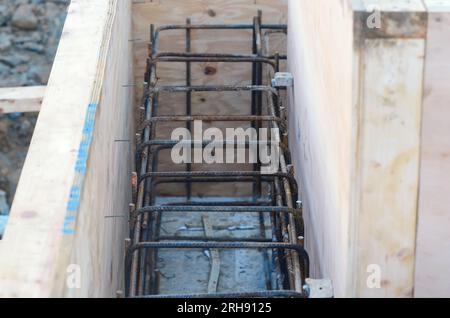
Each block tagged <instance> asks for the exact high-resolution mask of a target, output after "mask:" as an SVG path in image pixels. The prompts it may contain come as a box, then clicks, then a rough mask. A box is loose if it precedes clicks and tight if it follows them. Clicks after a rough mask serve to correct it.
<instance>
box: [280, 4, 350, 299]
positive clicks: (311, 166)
mask: <svg viewBox="0 0 450 318" xmlns="http://www.w3.org/2000/svg"><path fill="white" fill-rule="evenodd" d="M324 8H326V10H324ZM289 14H290V16H289V28H290V30H291V31H290V32H289V39H288V43H289V45H288V54H289V70H290V72H292V73H293V75H294V81H295V88H294V90H293V91H292V92H290V100H291V102H290V108H289V117H288V118H289V127H290V133H289V139H290V140H289V141H290V148H291V151H292V156H293V162H294V163H295V167H296V169H295V171H296V177H297V179H298V180H299V182H300V183H301V196H302V200H303V203H304V217H305V228H306V240H305V243H306V247H307V250H308V252H309V253H310V256H311V267H312V268H311V270H312V273H311V274H312V277H313V278H322V277H327V278H331V279H332V280H333V285H334V289H335V295H336V296H337V297H342V296H345V295H346V286H347V281H348V277H347V275H349V274H351V273H347V270H346V269H347V267H348V264H347V262H348V252H347V245H348V243H347V242H348V240H349V238H348V234H347V226H348V217H349V216H348V213H349V210H350V206H349V198H350V174H351V171H350V162H351V153H352V141H351V137H352V120H353V118H352V116H353V109H352V87H351V83H352V45H353V42H352V31H353V20H352V12H351V10H350V7H341V3H340V2H337V1H329V0H317V1H296V0H292V1H290V2H289ZM318 35H320V36H318ZM336 61H339V62H336Z"/></svg>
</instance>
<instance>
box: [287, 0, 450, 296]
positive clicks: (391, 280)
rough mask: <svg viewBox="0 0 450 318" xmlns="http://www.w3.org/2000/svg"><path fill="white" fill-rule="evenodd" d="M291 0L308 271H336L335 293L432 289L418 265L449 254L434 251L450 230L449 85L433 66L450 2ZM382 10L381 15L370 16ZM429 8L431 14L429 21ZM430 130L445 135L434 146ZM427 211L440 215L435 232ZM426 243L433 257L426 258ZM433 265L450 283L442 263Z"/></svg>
mask: <svg viewBox="0 0 450 318" xmlns="http://www.w3.org/2000/svg"><path fill="white" fill-rule="evenodd" d="M289 5H290V7H289V12H290V22H289V24H290V38H289V42H290V43H289V60H290V61H289V65H290V69H291V71H292V72H293V74H294V77H295V89H294V90H293V91H292V92H291V93H290V95H291V105H290V111H291V115H290V120H291V125H290V129H291V133H290V142H291V149H293V150H294V154H293V155H294V157H295V158H296V159H295V161H296V164H297V166H298V168H299V169H297V177H298V178H299V180H301V184H302V196H303V201H304V206H305V219H306V229H307V233H306V244H307V247H308V249H309V252H310V253H311V256H312V264H313V275H314V276H316V277H329V278H331V279H332V280H333V283H334V287H335V295H336V296H337V297H411V296H414V295H419V294H418V293H415V288H416V287H417V288H419V286H420V284H418V285H417V286H416V284H417V283H418V281H420V280H421V281H422V284H425V285H427V286H428V293H429V294H430V293H431V294H433V293H432V292H431V291H432V290H435V289H436V287H435V286H433V285H434V283H433V280H426V279H424V278H421V277H422V276H423V275H428V277H429V275H430V274H429V272H428V270H430V271H431V272H433V268H435V267H436V269H437V267H439V268H445V266H446V265H445V264H448V262H446V261H445V256H442V255H439V254H440V252H439V250H441V251H442V250H443V248H445V244H446V243H444V242H446V241H445V240H442V239H443V238H445V237H447V238H448V235H446V233H445V230H444V228H448V224H449V222H448V215H449V212H448V208H447V207H446V205H445V202H446V201H445V197H444V193H445V190H446V189H448V186H446V185H445V182H446V181H445V180H446V179H445V177H444V175H445V173H447V172H448V169H447V168H446V167H447V166H446V162H447V161H446V160H447V159H446V158H447V157H445V153H447V150H446V149H445V145H446V144H448V143H446V142H445V140H446V137H445V136H446V134H441V133H442V129H444V132H445V128H444V125H445V124H444V122H442V123H441V124H439V121H436V116H442V113H443V112H444V111H445V110H446V106H445V105H446V103H447V102H446V98H445V96H446V93H445V92H446V91H448V87H447V86H446V84H445V83H447V81H445V80H444V81H439V79H438V78H436V75H434V76H432V75H431V74H436V73H437V68H439V69H440V75H439V78H442V77H443V78H445V76H447V75H448V73H450V72H447V68H446V67H444V65H446V63H448V59H445V58H444V55H445V53H444V52H445V48H446V44H443V41H442V37H445V35H444V34H443V32H444V33H445V31H444V30H445V29H446V28H447V29H448V25H446V24H445V17H444V16H442V14H443V13H442V11H444V12H448V5H449V3H448V2H447V1H395V2H393V1H359V0H358V1H314V2H313V1H290V3H289ZM373 10H377V12H376V14H378V16H375V15H374V12H373ZM435 11H440V13H439V14H440V15H441V16H439V17H438V16H437V15H436V14H437V13H433V12H435ZM377 18H378V19H379V21H380V23H381V24H380V25H379V27H375V28H373V27H371V25H373V23H376V22H377V21H376V20H374V19H377ZM430 19H435V21H434V22H431V23H430V24H429V20H430ZM368 21H369V23H367V22H368ZM293 30H294V32H293ZM336 38H337V39H338V40H336ZM438 38H440V39H441V40H440V41H438ZM443 50H444V51H443ZM426 74H427V75H426ZM431 77H432V79H431V80H430V78H431ZM431 81H433V82H431ZM348 83H350V85H347V84H348ZM430 85H431V86H432V88H431V87H430ZM424 87H425V90H424ZM432 90H433V92H434V94H433V92H432ZM437 105H440V106H437ZM432 107H433V108H435V107H440V111H437V110H430V109H431V108H432ZM424 112H429V113H427V114H425V115H424V116H423V113H424ZM432 117H433V118H434V119H433V118H432ZM422 126H423V127H424V130H423V131H422ZM439 127H441V128H439ZM438 130H439V131H440V132H441V133H439V132H438ZM433 132H434V134H439V135H441V137H439V138H443V140H442V139H441V141H442V143H440V144H439V146H438V147H437V148H434V149H431V148H432V145H433V144H434V145H436V142H433V141H432V140H433V138H434V137H433ZM296 146H297V148H296ZM431 157H432V158H434V159H431ZM444 157H445V158H444ZM436 161H437V162H436ZM438 167H440V168H438ZM439 169H443V170H441V174H442V176H441V177H438V176H437V174H436V173H437V170H439ZM433 171H434V173H433ZM436 190H438V191H437V192H436ZM433 198H434V199H433ZM419 201H420V202H421V203H420V204H421V206H419V204H418V202H419ZM426 202H428V204H427V203H426ZM425 211H426V212H425ZM433 214H434V216H432V215H433ZM432 223H435V224H436V223H441V225H440V226H438V227H437V228H436V230H437V232H436V233H435V235H431V236H430V235H429V234H428V233H427V232H426V231H429V232H433V227H432V226H431V224H432ZM417 224H419V230H420V228H422V231H423V233H422V234H420V232H419V235H417ZM439 233H440V234H439ZM432 237H434V238H432ZM438 237H440V239H438ZM432 242H434V243H437V242H439V244H438V245H437V246H436V247H433V244H432ZM416 246H418V247H419V250H418V251H417V253H416ZM421 246H422V247H421ZM420 249H422V251H421V250H420ZM430 253H431V254H433V255H434V257H435V258H434V263H435V264H436V265H434V266H429V265H430V264H429V261H423V260H422V261H421V260H420V259H422V258H423V257H425V256H426V255H427V254H430ZM428 256H429V255H428ZM417 262H418V264H421V266H422V268H421V269H420V272H419V271H418V270H416V263H417ZM427 262H428V266H425V263H427ZM438 264H439V265H438ZM447 268H448V266H447ZM425 273H428V274H425ZM433 277H434V278H435V279H438V277H441V278H443V279H444V281H443V282H442V284H440V285H441V286H447V285H448V279H446V278H447V277H448V273H446V271H445V270H444V271H442V270H441V271H440V272H439V273H438V274H435V275H434V276H433ZM425 281H426V283H425ZM420 288H421V289H423V288H424V287H423V286H422V287H420ZM441 289H442V290H443V288H442V287H441ZM420 295H423V293H421V294H420Z"/></svg>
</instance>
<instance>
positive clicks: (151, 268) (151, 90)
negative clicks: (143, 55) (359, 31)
mask: <svg viewBox="0 0 450 318" xmlns="http://www.w3.org/2000/svg"><path fill="white" fill-rule="evenodd" d="M172 30H178V31H180V30H181V32H184V33H185V35H184V37H185V52H159V42H160V38H161V37H162V36H163V35H164V34H165V32H167V31H172ZM204 30H208V31H215V30H230V31H233V30H249V31H250V32H251V33H252V36H251V38H249V43H251V50H252V54H241V53H239V54H219V53H195V52H192V32H194V31H195V32H199V33H200V32H202V31H204ZM273 33H280V34H282V35H286V34H287V26H286V25H266V24H262V14H261V12H259V13H258V16H257V17H255V18H254V21H253V24H248V25H247V24H235V25H195V24H192V23H191V21H190V20H189V19H188V20H187V22H186V24H185V25H169V26H163V27H159V28H155V27H154V26H153V25H152V26H151V39H150V43H151V44H150V45H149V56H148V60H147V70H146V73H145V87H144V90H145V91H144V96H143V99H142V104H141V105H140V109H139V114H140V116H139V117H140V118H139V124H138V133H137V145H136V159H135V161H136V167H137V169H138V172H137V173H135V174H134V175H133V181H132V184H133V201H134V202H133V203H132V204H131V205H130V229H131V230H130V237H131V239H128V240H127V250H126V260H125V263H126V264H125V276H126V277H125V281H126V295H127V297H151V298H158V297H183V298H196V297H306V296H307V295H306V292H305V291H304V289H303V286H304V284H305V279H306V278H308V276H309V258H308V254H307V252H306V251H305V249H304V247H303V236H304V229H303V221H302V210H301V203H300V202H299V201H298V187H297V183H296V180H295V178H294V177H293V168H292V165H291V162H290V154H289V149H288V142H287V137H288V136H287V130H286V128H287V124H286V112H285V109H284V108H283V105H282V104H283V98H282V95H283V91H282V89H281V88H275V87H272V86H270V85H265V82H267V81H266V80H265V79H270V78H271V77H273V75H274V74H275V73H277V72H279V71H280V64H281V63H282V62H283V61H286V59H287V57H286V55H282V54H279V53H277V52H275V53H273V54H272V53H271V52H268V50H267V48H266V46H268V44H267V42H268V38H269V37H270V35H271V34H273ZM210 62H218V63H225V64H228V63H233V64H236V63H242V64H248V65H249V69H250V68H251V85H235V83H225V84H226V85H193V80H192V75H191V74H192V65H193V63H210ZM161 63H183V65H185V70H186V72H185V73H186V78H185V83H184V85H161V84H159V78H158V73H157V72H158V67H159V65H160V64H161ZM269 82H270V81H269ZM197 92H202V93H206V94H208V93H214V92H224V93H228V92H240V93H242V94H250V95H251V102H250V105H248V107H247V108H249V112H250V114H249V115H236V114H233V113H231V114H225V115H198V114H195V109H196V106H197V105H196V103H195V102H194V101H193V94H195V93H197ZM163 94H164V96H169V95H170V94H184V98H183V99H184V101H183V103H180V104H177V105H176V106H177V107H178V108H179V109H183V112H184V114H183V115H165V116H161V115H158V113H159V111H160V110H161V107H160V105H161V102H162V99H163V98H164V97H163ZM243 107H244V106H243ZM223 111H225V112H226V111H227V110H226V109H223ZM197 120H202V121H207V122H214V123H222V124H224V123H225V124H227V123H233V124H237V123H246V124H248V125H250V126H251V127H252V128H255V129H256V131H259V128H262V127H267V128H272V129H279V130H280V134H281V136H282V137H281V139H282V140H281V145H280V149H281V150H280V161H279V169H278V171H277V172H276V173H263V172H261V167H262V166H261V164H260V163H255V164H252V165H250V166H249V167H250V169H247V171H245V170H241V169H236V170H233V171H230V169H229V167H228V169H222V170H214V171H211V168H204V169H202V166H201V165H200V166H199V167H196V168H195V169H194V168H193V166H192V164H190V163H187V164H183V165H182V166H183V170H184V171H173V170H169V171H162V170H161V168H160V166H161V158H160V157H161V153H162V152H163V151H166V150H170V149H172V148H173V147H174V146H175V145H176V144H177V143H178V142H177V141H174V140H170V139H168V138H166V139H164V138H163V139H161V138H158V124H161V123H177V124H178V125H179V124H180V123H182V124H183V127H186V128H187V129H188V130H189V131H192V129H193V122H195V121H197ZM258 140H259V139H258ZM184 142H185V143H187V144H188V145H189V147H192V148H194V147H202V148H204V147H206V146H207V145H209V144H211V143H214V141H213V140H203V137H202V139H200V140H196V139H192V140H187V141H186V140H185V141H184ZM254 143H255V142H254V141H251V140H248V141H245V142H244V143H241V144H236V142H235V140H225V141H222V142H221V143H220V146H221V147H224V148H225V147H227V146H229V145H230V144H232V145H233V148H234V147H236V146H240V147H244V148H245V149H249V147H251V146H252V145H253V144H254ZM259 143H260V142H256V144H258V145H259ZM212 183H214V184H215V185H220V184H224V185H225V184H230V183H231V184H237V183H245V184H247V185H249V186H250V187H251V192H252V193H251V196H250V197H249V198H245V197H240V196H238V197H231V198H227V199H226V200H225V199H221V200H219V199H211V198H205V197H199V196H197V195H195V194H194V193H193V186H194V185H198V184H200V185H203V186H205V187H207V186H208V184H212ZM166 184H178V185H182V186H183V187H184V199H182V200H180V199H179V198H177V199H176V200H174V199H171V198H170V197H168V198H166V199H165V200H162V201H161V200H158V197H159V193H158V186H161V185H166ZM178 212H183V213H203V214H204V221H205V222H206V220H207V216H208V215H214V214H216V215H217V214H221V215H227V214H230V213H231V214H244V213H249V214H253V215H257V216H258V219H259V220H260V222H259V225H258V226H259V229H258V230H259V234H260V235H259V236H258V237H254V236H252V237H239V238H236V237H229V236H227V237H211V236H210V235H208V230H207V229H208V226H207V224H206V223H205V231H204V232H205V234H204V235H200V236H198V235H197V236H177V235H162V234H161V222H162V221H161V220H162V217H163V216H164V215H169V214H173V213H178ZM268 224H270V225H269V226H267V225H268ZM268 233H269V234H268ZM162 249H165V250H167V249H170V250H176V251H179V250H194V249H196V250H208V251H210V252H211V253H210V254H211V255H212V254H213V252H216V253H217V254H215V255H218V253H219V252H218V251H223V250H238V249H239V250H249V249H251V250H257V251H259V252H260V253H262V255H263V259H264V262H265V265H264V277H265V278H264V281H265V286H264V288H263V289H260V290H255V291H243V292H236V291H235V290H225V291H220V292H219V291H218V290H217V284H218V282H217V280H218V279H219V273H218V269H217V268H215V269H214V266H215V265H214V259H213V260H212V262H211V269H210V271H211V273H210V277H209V284H208V290H206V288H205V292H204V293H188V294H180V293H177V292H174V293H170V294H161V293H160V290H159V281H160V274H159V273H158V270H157V268H156V267H157V262H158V253H159V251H161V250H162ZM217 257H218V256H217ZM186 270H187V271H188V270H189V269H188V268H186ZM213 272H214V273H215V279H212V278H211V276H214V275H213ZM211 279H212V280H213V281H212V284H211ZM211 285H212V286H213V287H211Z"/></svg>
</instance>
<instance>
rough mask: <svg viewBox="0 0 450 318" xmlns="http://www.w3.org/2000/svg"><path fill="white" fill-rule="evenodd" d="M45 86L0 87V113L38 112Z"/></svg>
mask: <svg viewBox="0 0 450 318" xmlns="http://www.w3.org/2000/svg"><path fill="white" fill-rule="evenodd" d="M45 90H46V86H29V87H4V88H0V114H9V113H28V112H39V110H40V109H41V104H42V100H43V99H44V94H45Z"/></svg>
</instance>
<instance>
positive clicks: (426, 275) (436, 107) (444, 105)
mask: <svg viewBox="0 0 450 318" xmlns="http://www.w3.org/2000/svg"><path fill="white" fill-rule="evenodd" d="M439 2H440V3H439V4H435V5H433V4H432V3H430V2H429V3H428V5H429V10H430V11H431V13H430V15H429V19H428V41H427V43H428V44H427V54H426V56H427V58H426V72H425V97H424V106H423V128H422V150H421V152H422V163H421V166H422V168H421V177H420V200H419V215H418V234H417V256H416V274H415V296H416V297H448V296H449V295H450V284H449V282H450V253H448V251H449V250H450V232H449V228H450V196H449V180H450V124H449V121H448V118H449V113H450V104H449V101H450V63H449V57H450V45H449V44H448V39H449V38H450V28H449V25H450V13H449V12H450V2H448V3H447V6H446V7H441V5H443V4H442V1H439Z"/></svg>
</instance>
